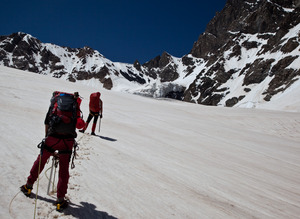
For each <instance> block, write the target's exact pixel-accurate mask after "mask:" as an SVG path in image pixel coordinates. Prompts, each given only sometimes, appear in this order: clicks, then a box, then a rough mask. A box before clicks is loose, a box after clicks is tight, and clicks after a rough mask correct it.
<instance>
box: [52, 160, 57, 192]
mask: <svg viewBox="0 0 300 219" xmlns="http://www.w3.org/2000/svg"><path fill="white" fill-rule="evenodd" d="M57 165H58V157H55V163H54V167H55V169H54V177H53V183H52V191H53V192H55V188H54V186H55V176H56V168H57Z"/></svg>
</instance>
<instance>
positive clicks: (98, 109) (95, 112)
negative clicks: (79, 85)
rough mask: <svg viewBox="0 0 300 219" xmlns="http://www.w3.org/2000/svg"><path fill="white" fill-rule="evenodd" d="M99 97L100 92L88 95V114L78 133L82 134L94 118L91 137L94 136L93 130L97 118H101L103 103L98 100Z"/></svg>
mask: <svg viewBox="0 0 300 219" xmlns="http://www.w3.org/2000/svg"><path fill="white" fill-rule="evenodd" d="M100 95H101V94H100V92H96V93H92V94H91V95H90V103H89V110H90V114H89V116H88V118H87V121H86V124H85V127H84V128H83V129H82V130H79V131H80V132H82V133H84V132H85V130H86V129H87V127H88V125H89V123H90V121H91V120H92V118H94V121H93V126H92V132H91V135H96V134H95V129H96V124H97V121H98V116H100V119H102V116H103V102H102V100H101V99H100Z"/></svg>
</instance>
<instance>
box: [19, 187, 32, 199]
mask: <svg viewBox="0 0 300 219" xmlns="http://www.w3.org/2000/svg"><path fill="white" fill-rule="evenodd" d="M20 189H21V192H23V194H24V195H26V196H27V197H30V195H31V190H32V186H28V185H26V184H25V185H23V186H21V187H20Z"/></svg>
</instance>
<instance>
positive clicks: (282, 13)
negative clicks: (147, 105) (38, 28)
mask: <svg viewBox="0 0 300 219" xmlns="http://www.w3.org/2000/svg"><path fill="white" fill-rule="evenodd" d="M299 7H300V3H299V0H285V1H280V0H245V1H243V0H228V1H227V3H226V5H225V7H224V9H223V10H222V11H221V12H218V13H217V14H216V16H215V17H214V18H213V19H212V20H211V21H210V22H209V24H208V25H207V28H206V30H205V32H204V33H202V34H201V35H200V36H199V38H198V40H197V41H196V42H195V43H194V46H193V48H192V49H191V51H190V53H189V54H187V55H185V56H183V57H181V58H176V57H174V56H172V55H170V54H168V53H167V52H164V53H163V54H161V55H159V56H157V57H155V58H154V59H152V60H150V61H148V62H146V63H144V64H140V63H139V62H138V61H136V62H135V63H134V64H127V63H116V62H112V61H110V60H108V59H106V58H105V57H104V56H103V55H102V54H100V53H99V52H98V51H95V50H93V49H92V48H89V47H84V48H80V49H72V48H68V47H60V46H57V45H53V44H49V43H42V42H40V41H39V40H38V39H36V38H35V37H32V36H31V35H29V34H25V33H14V34H11V35H10V36H1V37H0V64H1V65H5V66H8V67H14V68H18V69H21V70H26V71H30V72H35V73H40V74H47V75H52V76H53V77H57V78H63V79H66V80H69V81H72V82H75V81H77V82H82V83H89V84H95V86H102V85H103V87H104V88H106V89H113V90H121V91H127V92H131V93H136V94H142V95H147V96H152V97H169V98H174V99H179V100H183V101H188V102H193V103H199V104H205V105H215V106H216V105H222V106H242V107H255V106H256V105H257V104H260V103H261V102H265V101H271V100H272V97H273V96H274V95H276V94H279V93H280V92H284V91H285V90H286V89H287V88H289V87H291V86H292V85H293V84H294V82H295V81H296V80H298V79H299V77H300V70H299V69H300V64H299V63H300V46H299V45H300V8H299Z"/></svg>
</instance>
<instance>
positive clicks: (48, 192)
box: [47, 157, 55, 195]
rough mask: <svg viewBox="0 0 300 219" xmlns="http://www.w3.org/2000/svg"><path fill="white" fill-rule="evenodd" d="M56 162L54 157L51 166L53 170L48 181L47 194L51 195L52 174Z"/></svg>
mask: <svg viewBox="0 0 300 219" xmlns="http://www.w3.org/2000/svg"><path fill="white" fill-rule="evenodd" d="M54 163H55V158H54V157H53V158H52V166H51V172H50V177H49V182H48V189H47V195H50V185H51V179H52V174H53V167H54Z"/></svg>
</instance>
